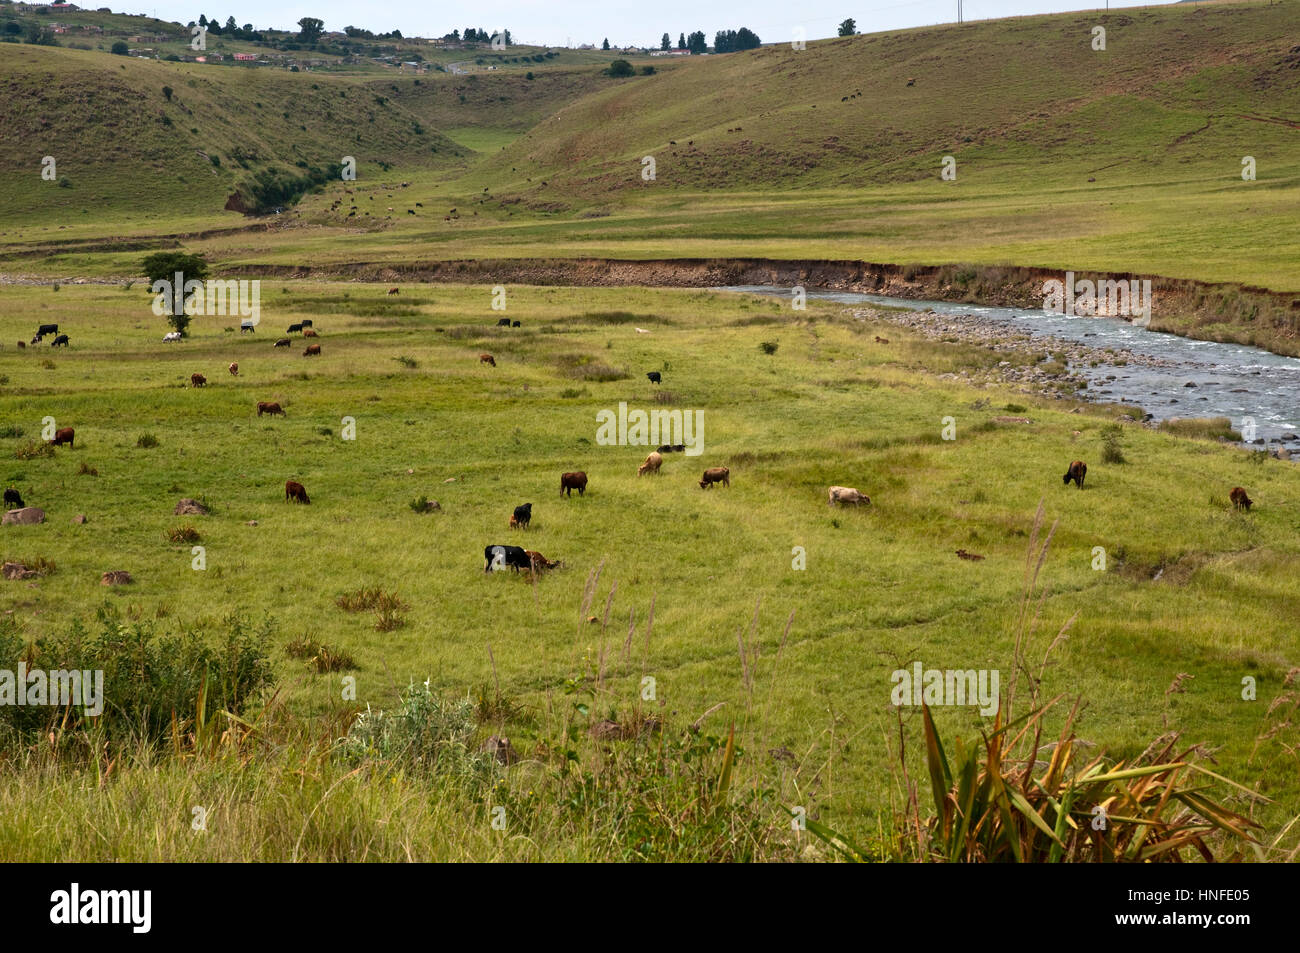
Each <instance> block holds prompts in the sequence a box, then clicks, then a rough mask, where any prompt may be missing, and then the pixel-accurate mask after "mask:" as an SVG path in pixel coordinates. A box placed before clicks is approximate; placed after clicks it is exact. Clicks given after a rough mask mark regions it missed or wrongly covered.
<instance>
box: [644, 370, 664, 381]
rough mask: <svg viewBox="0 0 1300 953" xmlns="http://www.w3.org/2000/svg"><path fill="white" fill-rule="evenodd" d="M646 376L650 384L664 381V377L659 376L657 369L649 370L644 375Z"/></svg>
mask: <svg viewBox="0 0 1300 953" xmlns="http://www.w3.org/2000/svg"><path fill="white" fill-rule="evenodd" d="M646 377H648V378H650V383H651V384H662V383H663V382H664V379H663V378H662V377H661V376H659V372H658V371H651V372H650V373H649V374H647V375H646Z"/></svg>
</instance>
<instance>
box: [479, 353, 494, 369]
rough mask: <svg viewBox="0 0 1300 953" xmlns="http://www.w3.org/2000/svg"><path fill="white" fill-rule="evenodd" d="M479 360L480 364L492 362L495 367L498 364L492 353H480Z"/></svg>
mask: <svg viewBox="0 0 1300 953" xmlns="http://www.w3.org/2000/svg"><path fill="white" fill-rule="evenodd" d="M478 362H479V363H480V364H491V365H492V366H493V367H496V366H497V360H496V358H495V357H493V356H492V355H491V354H480V355H479V356H478Z"/></svg>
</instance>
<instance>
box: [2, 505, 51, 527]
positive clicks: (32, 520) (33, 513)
mask: <svg viewBox="0 0 1300 953" xmlns="http://www.w3.org/2000/svg"><path fill="white" fill-rule="evenodd" d="M44 522H45V511H44V510H43V509H41V508H40V507H39V506H24V507H23V508H22V509H20V510H10V511H9V512H8V513H6V514H5V515H4V519H3V520H0V525H3V526H34V525H35V524H37V523H44Z"/></svg>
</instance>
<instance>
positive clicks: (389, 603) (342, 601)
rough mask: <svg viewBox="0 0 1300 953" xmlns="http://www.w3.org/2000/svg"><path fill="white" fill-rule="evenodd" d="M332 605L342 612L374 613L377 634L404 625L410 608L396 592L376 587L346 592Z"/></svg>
mask: <svg viewBox="0 0 1300 953" xmlns="http://www.w3.org/2000/svg"><path fill="white" fill-rule="evenodd" d="M334 604H335V605H336V606H338V607H339V608H340V609H342V610H343V611H344V612H367V611H374V613H375V629H376V630H377V631H379V632H391V631H393V630H394V629H399V628H401V627H402V626H403V625H405V624H406V615H405V614H406V613H407V612H409V611H410V609H411V607H410V605H408V604H407V603H406V602H403V601H402V599H401V598H400V597H399V596H398V595H397V593H396V592H385V591H384V590H383V589H381V588H379V587H378V586H368V587H363V588H361V589H358V590H356V591H355V592H347V593H344V594H343V595H341V596H339V597H338V598H336V599H335V600H334Z"/></svg>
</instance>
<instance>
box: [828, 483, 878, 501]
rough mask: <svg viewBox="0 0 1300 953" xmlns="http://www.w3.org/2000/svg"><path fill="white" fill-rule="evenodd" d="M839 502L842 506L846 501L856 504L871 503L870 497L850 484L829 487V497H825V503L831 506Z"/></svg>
mask: <svg viewBox="0 0 1300 953" xmlns="http://www.w3.org/2000/svg"><path fill="white" fill-rule="evenodd" d="M836 503H839V504H840V505H841V506H843V505H844V504H846V503H852V504H853V505H854V506H858V505H860V504H862V503H866V504H868V505H870V504H871V497H869V496H865V495H863V494H862V493H859V492H858V491H857V490H855V489H854V488H853V487H851V486H833V487H831V489H830V498H829V499H827V501H826V505H827V506H832V505H834V504H836Z"/></svg>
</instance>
